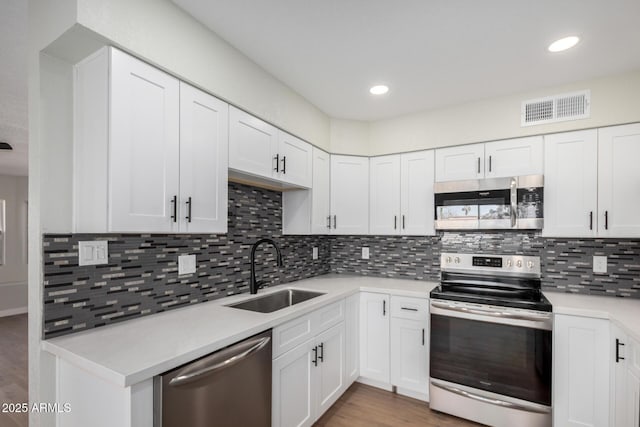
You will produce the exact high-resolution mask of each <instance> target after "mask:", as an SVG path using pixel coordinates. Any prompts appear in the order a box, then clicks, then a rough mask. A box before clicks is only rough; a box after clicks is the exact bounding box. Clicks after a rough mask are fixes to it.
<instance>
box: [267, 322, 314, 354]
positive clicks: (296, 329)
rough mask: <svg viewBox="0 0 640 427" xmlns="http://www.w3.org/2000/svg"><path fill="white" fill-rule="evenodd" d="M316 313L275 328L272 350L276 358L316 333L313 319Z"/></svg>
mask: <svg viewBox="0 0 640 427" xmlns="http://www.w3.org/2000/svg"><path fill="white" fill-rule="evenodd" d="M314 314H315V312H313V313H310V314H305V315H304V316H301V317H298V318H297V319H293V320H291V321H289V322H287V323H284V324H282V325H280V326H277V327H275V328H273V349H272V352H273V358H274V359H275V358H276V357H278V356H280V355H281V354H284V353H286V352H287V351H289V350H291V349H293V348H294V347H296V346H297V345H299V344H302V343H303V342H305V341H306V340H308V339H310V338H311V337H313V336H314V335H315V332H314V330H313V324H314V322H313V321H312V319H313V318H314Z"/></svg>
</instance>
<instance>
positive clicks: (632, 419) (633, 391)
mask: <svg viewBox="0 0 640 427" xmlns="http://www.w3.org/2000/svg"><path fill="white" fill-rule="evenodd" d="M627 375H628V376H627V390H626V393H625V398H626V401H627V405H626V417H625V422H626V423H625V424H624V425H623V424H621V426H624V427H627V426H628V427H637V426H640V378H639V377H638V375H637V374H636V373H635V372H632V371H631V370H629V371H628V373H627ZM615 427H618V424H616V425H615Z"/></svg>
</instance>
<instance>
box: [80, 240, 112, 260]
mask: <svg viewBox="0 0 640 427" xmlns="http://www.w3.org/2000/svg"><path fill="white" fill-rule="evenodd" d="M108 263H109V242H108V241H107V240H91V241H87V242H78V265H80V266H84V265H101V264H108Z"/></svg>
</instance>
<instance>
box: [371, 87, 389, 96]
mask: <svg viewBox="0 0 640 427" xmlns="http://www.w3.org/2000/svg"><path fill="white" fill-rule="evenodd" d="M369 92H371V94H372V95H384V94H385V93H387V92H389V86H385V85H377V86H373V87H372V88H371V89H369Z"/></svg>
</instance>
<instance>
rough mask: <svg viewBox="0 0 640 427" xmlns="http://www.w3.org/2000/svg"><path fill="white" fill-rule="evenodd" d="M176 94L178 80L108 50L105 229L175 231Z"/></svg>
mask: <svg viewBox="0 0 640 427" xmlns="http://www.w3.org/2000/svg"><path fill="white" fill-rule="evenodd" d="M179 92H180V90H179V82H178V80H177V79H175V78H173V77H171V76H170V75H168V74H166V73H164V72H162V71H160V70H158V69H157V68H154V67H152V66H150V65H148V64H145V63H144V62H142V61H139V60H138V59H135V58H133V57H131V56H129V55H127V54H125V53H123V52H120V51H118V50H115V49H111V87H110V100H111V105H110V112H109V113H110V127H109V134H110V140H109V200H110V203H109V231H112V232H140V231H144V232H170V231H177V230H178V223H177V218H175V219H173V218H172V216H174V209H177V205H175V204H176V203H177V197H178V183H179V177H178V169H179V161H178V159H179V158H180V140H179V119H180V111H179V108H180V99H179ZM174 198H175V199H174ZM174 200H175V203H174ZM175 217H177V215H175Z"/></svg>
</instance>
